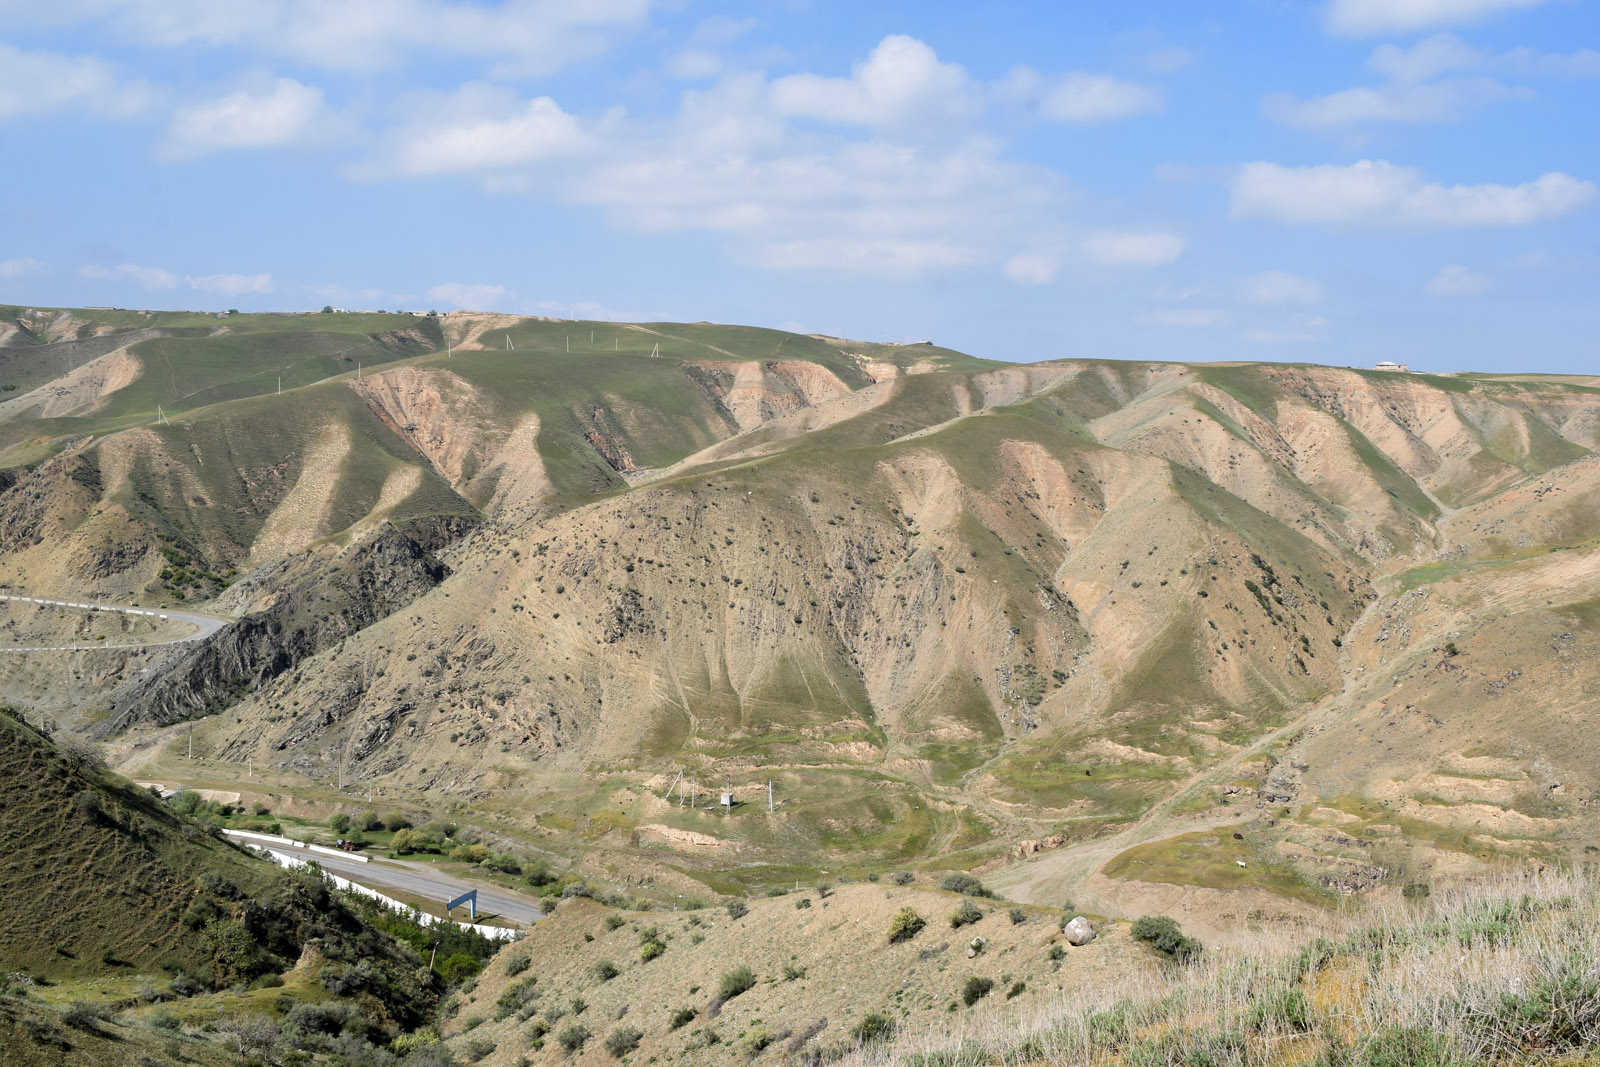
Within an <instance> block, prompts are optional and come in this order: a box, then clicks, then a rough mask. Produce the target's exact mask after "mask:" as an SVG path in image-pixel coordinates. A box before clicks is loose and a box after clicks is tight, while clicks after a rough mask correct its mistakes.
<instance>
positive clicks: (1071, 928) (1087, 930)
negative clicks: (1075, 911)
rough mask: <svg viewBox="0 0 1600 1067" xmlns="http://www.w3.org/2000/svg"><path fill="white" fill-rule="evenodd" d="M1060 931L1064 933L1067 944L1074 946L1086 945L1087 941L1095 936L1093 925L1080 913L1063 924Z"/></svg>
mask: <svg viewBox="0 0 1600 1067" xmlns="http://www.w3.org/2000/svg"><path fill="white" fill-rule="evenodd" d="M1061 932H1062V933H1063V934H1065V935H1066V937H1067V944H1069V945H1071V946H1073V947H1074V948H1080V947H1082V946H1084V945H1087V944H1088V943H1089V942H1091V941H1093V940H1094V936H1095V935H1094V926H1093V925H1092V924H1091V923H1090V922H1089V920H1088V919H1085V918H1084V917H1083V916H1082V915H1079V916H1078V917H1077V918H1075V919H1073V920H1072V921H1071V922H1069V923H1068V924H1067V925H1065V926H1063V927H1062V928H1061Z"/></svg>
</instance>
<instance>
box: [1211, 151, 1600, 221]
mask: <svg viewBox="0 0 1600 1067" xmlns="http://www.w3.org/2000/svg"><path fill="white" fill-rule="evenodd" d="M1594 195H1595V186H1594V184H1593V183H1592V182H1587V181H1580V180H1578V179H1577V178H1573V177H1571V176H1570V175H1567V174H1563V173H1561V172H1560V171H1552V172H1551V173H1549V174H1545V175H1543V176H1541V177H1539V178H1536V179H1534V180H1533V181H1529V182H1524V183H1522V184H1521V185H1515V186H1511V185H1493V184H1485V185H1441V184H1439V183H1437V182H1430V181H1428V180H1426V179H1425V178H1424V177H1423V176H1422V173H1421V171H1419V170H1417V169H1416V168H1414V167H1403V166H1396V165H1395V164H1392V163H1389V162H1386V161H1384V160H1370V159H1367V160H1362V161H1360V162H1358V163H1352V164H1350V165H1348V166H1339V165H1336V164H1322V165H1317V166H1307V167H1285V166H1282V165H1280V164H1277V163H1247V164H1245V165H1244V166H1242V167H1240V168H1239V169H1238V170H1237V171H1236V172H1235V174H1234V177H1233V181H1232V188H1231V204H1230V209H1231V212H1232V214H1233V216H1234V217H1236V218H1263V219H1271V220H1273V221H1277V222H1285V223H1292V224H1305V223H1327V224H1350V225H1360V226H1381V227H1394V228H1408V227H1409V228H1434V229H1446V228H1473V227H1498V226H1526V225H1529V224H1531V223H1535V222H1542V221H1544V220H1546V219H1552V218H1556V217H1558V216H1561V215H1565V214H1567V213H1568V212H1571V211H1573V210H1576V209H1577V208H1579V207H1581V206H1583V205H1584V204H1586V203H1588V202H1589V201H1590V200H1592V199H1593V198H1594Z"/></svg>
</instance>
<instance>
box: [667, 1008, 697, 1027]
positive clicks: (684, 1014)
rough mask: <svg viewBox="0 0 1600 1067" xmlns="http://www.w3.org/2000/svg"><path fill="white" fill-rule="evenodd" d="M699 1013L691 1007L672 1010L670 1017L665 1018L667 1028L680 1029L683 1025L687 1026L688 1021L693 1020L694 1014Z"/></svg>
mask: <svg viewBox="0 0 1600 1067" xmlns="http://www.w3.org/2000/svg"><path fill="white" fill-rule="evenodd" d="M699 1014H700V1013H699V1012H697V1011H695V1010H694V1009H693V1008H679V1009H678V1010H677V1011H675V1012H673V1013H672V1017H671V1018H670V1019H668V1020H667V1029H668V1030H681V1029H683V1028H684V1027H685V1026H688V1025H689V1024H690V1023H692V1022H694V1020H695V1016H697V1015H699Z"/></svg>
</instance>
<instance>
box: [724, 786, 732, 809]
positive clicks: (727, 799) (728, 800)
mask: <svg viewBox="0 0 1600 1067" xmlns="http://www.w3.org/2000/svg"><path fill="white" fill-rule="evenodd" d="M722 806H723V807H725V808H731V807H733V790H731V789H724V790H723V791H722Z"/></svg>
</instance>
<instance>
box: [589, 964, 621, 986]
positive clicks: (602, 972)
mask: <svg viewBox="0 0 1600 1067" xmlns="http://www.w3.org/2000/svg"><path fill="white" fill-rule="evenodd" d="M621 973H622V972H621V971H619V970H617V965H616V964H615V963H612V962H611V961H610V960H601V961H600V962H599V963H597V964H595V965H594V974H595V977H596V978H598V979H600V981H602V982H609V981H611V979H613V978H615V977H616V976H617V975H619V974H621Z"/></svg>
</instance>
